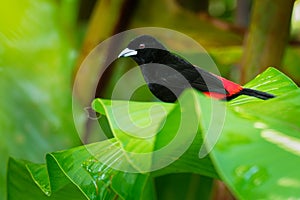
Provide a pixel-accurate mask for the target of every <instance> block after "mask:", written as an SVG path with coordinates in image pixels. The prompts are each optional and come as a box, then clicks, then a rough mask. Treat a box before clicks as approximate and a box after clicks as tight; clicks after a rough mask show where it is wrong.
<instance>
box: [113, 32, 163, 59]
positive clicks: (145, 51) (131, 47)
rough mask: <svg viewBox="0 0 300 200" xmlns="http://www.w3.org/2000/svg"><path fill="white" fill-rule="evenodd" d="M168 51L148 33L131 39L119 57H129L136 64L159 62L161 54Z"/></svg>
mask: <svg viewBox="0 0 300 200" xmlns="http://www.w3.org/2000/svg"><path fill="white" fill-rule="evenodd" d="M167 52H168V51H167V50H166V48H165V47H164V46H163V45H162V44H161V43H160V42H159V41H157V40H156V39H155V38H154V37H152V36H150V35H142V36H139V37H137V38H135V39H133V40H132V41H131V42H130V43H129V44H128V46H127V47H126V48H125V49H124V50H123V51H122V52H121V53H120V54H119V56H118V58H120V57H131V58H132V59H133V60H134V61H135V62H136V63H137V64H139V65H142V64H148V63H159V60H160V59H161V56H163V54H164V53H167Z"/></svg>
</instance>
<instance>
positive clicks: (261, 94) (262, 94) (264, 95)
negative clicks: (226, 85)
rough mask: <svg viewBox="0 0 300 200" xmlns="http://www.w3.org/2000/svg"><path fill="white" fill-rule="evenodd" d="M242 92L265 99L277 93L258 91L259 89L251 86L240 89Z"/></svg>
mask: <svg viewBox="0 0 300 200" xmlns="http://www.w3.org/2000/svg"><path fill="white" fill-rule="evenodd" d="M240 94H244V95H248V96H253V97H257V98H259V99H263V100H267V99H271V98H274V97H275V95H273V94H270V93H266V92H262V91H258V90H253V89H250V88H243V89H242V90H241V91H240Z"/></svg>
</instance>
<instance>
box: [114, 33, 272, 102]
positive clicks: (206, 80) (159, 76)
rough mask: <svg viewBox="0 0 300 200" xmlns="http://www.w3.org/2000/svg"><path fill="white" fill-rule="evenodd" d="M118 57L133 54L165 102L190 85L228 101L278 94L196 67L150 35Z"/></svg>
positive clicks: (173, 99)
mask: <svg viewBox="0 0 300 200" xmlns="http://www.w3.org/2000/svg"><path fill="white" fill-rule="evenodd" d="M118 57H119V58H120V57H131V58H132V59H133V60H134V61H135V62H136V63H137V64H138V65H139V66H140V67H141V70H142V74H143V76H144V79H145V81H146V83H147V85H148V87H149V89H150V91H151V92H152V93H153V94H154V95H155V96H156V97H157V98H158V99H160V100H161V101H164V102H175V101H176V100H177V97H178V96H179V95H180V94H181V93H182V92H183V90H184V89H186V88H195V89H197V90H199V91H201V92H203V93H204V94H205V95H207V96H210V97H213V98H216V99H221V100H227V101H229V100H231V99H234V98H236V97H238V96H240V95H248V96H253V97H257V98H260V99H263V100H266V99H270V98H274V97H275V96H274V95H272V94H269V93H266V92H262V91H258V90H253V89H249V88H243V87H242V86H240V85H239V84H236V83H234V82H231V81H229V80H227V79H225V78H222V77H220V76H217V75H215V74H212V73H210V72H207V71H205V70H203V69H201V68H199V67H197V66H194V65H192V64H191V63H189V62H188V61H187V60H185V59H183V58H181V57H179V56H178V55H175V54H173V53H171V52H169V51H168V50H167V49H166V48H165V47H164V46H163V45H162V44H161V43H160V42H159V41H157V40H156V39H155V38H154V37H152V36H150V35H142V36H139V37H137V38H135V39H133V40H132V41H131V42H130V43H129V44H128V46H127V48H126V49H124V50H123V51H122V52H121V53H120V54H119V56H118Z"/></svg>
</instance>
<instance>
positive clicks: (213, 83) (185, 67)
mask: <svg viewBox="0 0 300 200" xmlns="http://www.w3.org/2000/svg"><path fill="white" fill-rule="evenodd" d="M170 56H171V57H172V58H171V59H170V58H169V60H172V61H173V63H168V65H169V66H171V67H172V68H174V69H176V70H177V71H179V72H180V73H181V74H182V75H183V76H184V77H185V78H186V79H187V80H188V81H189V83H190V84H191V86H192V87H193V88H195V89H197V90H200V91H202V92H216V93H222V94H224V93H225V94H227V93H228V92H227V91H226V90H225V89H224V85H223V83H222V81H221V80H220V79H218V77H217V76H215V75H213V74H212V73H210V72H207V71H205V70H203V69H201V68H200V67H197V66H194V65H192V64H191V63H189V62H188V61H187V60H185V59H183V58H181V57H180V56H177V55H175V54H173V53H171V54H170Z"/></svg>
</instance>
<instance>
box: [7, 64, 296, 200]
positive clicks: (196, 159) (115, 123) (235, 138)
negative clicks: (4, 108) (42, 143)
mask: <svg viewBox="0 0 300 200" xmlns="http://www.w3.org/2000/svg"><path fill="white" fill-rule="evenodd" d="M255 82H256V83H257V84H259V86H257V89H261V90H263V91H268V92H272V93H273V94H275V95H276V98H274V99H270V100H267V101H263V100H259V99H256V98H253V97H252V98H251V101H250V99H249V97H240V98H239V99H237V100H235V101H233V102H231V103H225V102H221V101H216V100H213V99H209V98H207V97H205V96H203V95H202V94H200V93H198V92H196V91H193V90H187V91H186V92H184V94H183V95H182V96H181V97H180V98H179V102H178V103H176V104H168V103H158V102H153V103H149V102H148V103H145V102H132V101H129V102H128V101H115V100H102V99H96V100H95V101H94V102H93V108H94V109H95V110H97V111H98V112H99V113H100V114H101V115H105V116H106V117H107V118H108V122H109V125H110V128H111V130H112V133H113V135H114V138H113V139H108V140H105V141H103V142H98V143H94V144H90V145H87V146H82V147H78V148H75V149H70V150H66V151H61V152H55V153H51V154H49V155H48V156H47V163H46V164H47V165H46V166H47V168H46V167H45V165H36V164H31V163H20V162H19V161H14V160H11V162H10V168H12V169H14V170H11V171H10V172H11V173H10V174H9V178H8V181H9V182H10V183H11V184H9V186H10V187H9V194H10V193H11V192H15V193H18V192H17V189H18V188H19V187H21V185H20V184H22V182H20V184H19V183H18V181H17V179H18V178H16V177H15V175H14V174H13V172H14V171H16V170H17V169H18V167H19V168H20V172H22V173H21V174H18V176H19V178H21V179H26V181H29V182H30V179H29V178H28V173H29V174H31V177H32V179H33V180H34V182H35V183H36V185H37V186H38V187H39V188H41V190H42V191H44V193H45V194H48V195H49V194H51V196H50V197H51V198H52V196H55V195H59V192H60V191H63V190H64V188H70V187H71V186H70V184H71V185H72V184H73V185H75V186H76V188H78V189H79V190H78V191H80V192H82V194H83V195H84V196H85V197H87V198H88V199H97V198H101V199H116V198H121V199H153V198H154V189H153V185H152V178H153V177H157V176H161V175H165V174H169V173H178V172H191V173H197V174H201V175H206V176H209V177H212V178H218V177H219V178H221V180H223V181H224V182H225V183H226V184H227V185H228V186H229V188H230V189H231V190H232V191H233V193H234V194H235V195H236V196H237V197H238V198H240V199H289V198H291V199H296V198H299V196H300V184H299V183H300V174H299V173H298V165H299V164H300V153H299V152H300V151H299V146H300V135H299V130H300V126H299V124H300V123H299V122H300V121H299V119H298V118H297V116H298V115H299V114H300V103H299V102H300V101H299V100H300V91H299V89H298V88H297V86H296V85H295V84H294V83H293V82H292V81H291V80H290V79H289V78H287V77H286V76H285V75H284V74H282V73H280V72H279V71H277V70H275V69H272V68H270V69H268V70H267V71H266V72H264V73H262V74H261V75H260V76H258V77H257V78H256V79H255V80H253V82H252V83H249V84H248V85H247V86H248V87H252V88H253V87H255V86H256V85H257V84H256V85H255V86H254V85H251V84H254V83H255ZM263 82H267V83H270V84H269V85H268V84H263ZM279 82H281V83H282V87H279ZM245 99H248V100H249V101H246V100H245ZM151 108H152V109H151ZM216 108H217V110H215V109H216ZM224 109H226V115H223V114H222V113H220V111H224ZM162 111H164V112H162ZM214 112H215V113H214ZM215 115H217V116H221V118H223V121H222V120H221V118H216V116H215ZM213 120H216V121H217V122H214V121H213ZM172 122H173V123H172ZM174 122H176V123H177V124H178V122H179V123H180V122H184V124H185V125H181V126H178V125H177V124H174ZM149 124H150V127H149V128H148V127H147V125H149ZM195 124H196V128H195V129H193V126H194V125H195ZM218 125H220V126H221V129H216V128H215V126H218ZM181 129H182V130H181ZM178 130H181V131H182V132H183V133H184V137H185V138H184V137H179V139H180V140H179V142H175V143H172V142H174V140H175V139H176V137H177V136H178V135H180V131H179V132H178ZM193 130H196V135H194V133H193V132H194V131H193ZM174 131H175V132H176V133H175V134H174ZM214 131H221V132H220V134H218V133H216V132H214ZM209 134H215V136H216V137H211V136H209ZM145 136H146V137H145ZM203 138H204V140H203ZM190 139H191V142H190ZM175 141H176V140H175ZM203 141H204V142H205V147H206V151H205V150H203V149H205V148H203ZM140 143H141V144H142V145H140ZM171 143H172V144H173V145H174V146H171V147H169V146H168V144H171ZM179 145H182V146H183V145H188V148H187V149H184V150H185V151H183V152H180V153H179V154H178V151H177V150H178V147H179ZM210 145H212V147H213V148H210ZM164 147H168V152H169V154H165V155H163V157H161V159H158V158H159V157H157V155H155V152H156V151H159V150H160V149H163V148H164ZM152 152H153V153H152ZM133 153H135V154H141V155H143V154H145V153H150V154H149V155H147V156H145V157H143V158H144V159H143V160H139V159H137V158H141V157H135V156H136V155H134V154H133ZM151 153H152V154H151ZM203 153H209V155H210V156H206V157H204V158H202V157H203V156H204V155H203ZM172 155H173V156H174V155H175V156H174V157H173V160H171V159H170V157H172ZM210 157H211V159H212V161H211V159H210ZM163 159H170V160H171V161H172V162H170V163H169V165H162V166H163V168H160V169H159V168H151V167H153V165H154V166H157V163H159V162H158V161H161V162H162V164H164V160H163ZM16 162H17V163H19V164H18V165H16V164H15V163H16ZM24 166H25V167H24ZM46 169H47V171H46ZM147 170H148V171H147ZM151 170H154V171H151ZM216 172H218V174H216ZM47 174H48V175H49V178H48V176H47ZM26 177H27V178H26ZM49 188H51V190H49ZM76 191H77V190H76ZM30 195H34V194H30ZM13 197H14V196H13ZM66 197H68V196H66ZM11 199H14V198H11Z"/></svg>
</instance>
